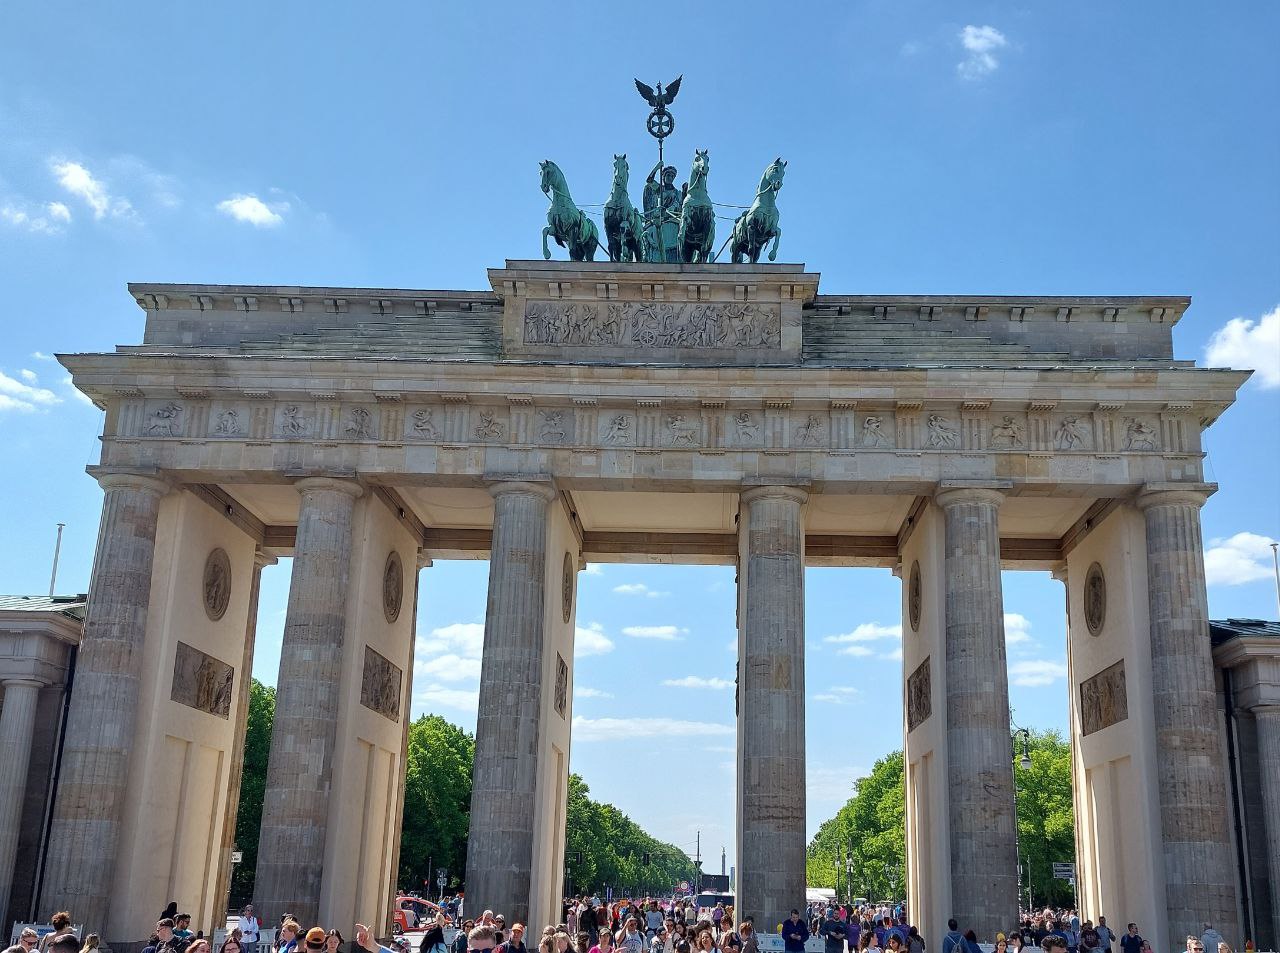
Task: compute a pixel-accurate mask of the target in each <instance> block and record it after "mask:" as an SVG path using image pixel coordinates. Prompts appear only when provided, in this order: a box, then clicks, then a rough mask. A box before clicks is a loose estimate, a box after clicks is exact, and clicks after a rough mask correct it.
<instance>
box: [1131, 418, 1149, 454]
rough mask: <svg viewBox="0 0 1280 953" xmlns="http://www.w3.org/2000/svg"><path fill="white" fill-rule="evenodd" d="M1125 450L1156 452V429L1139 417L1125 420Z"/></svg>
mask: <svg viewBox="0 0 1280 953" xmlns="http://www.w3.org/2000/svg"><path fill="white" fill-rule="evenodd" d="M1124 448H1125V449H1126V450H1155V449H1156V429H1155V428H1154V427H1152V426H1151V425H1150V424H1148V423H1146V422H1145V421H1143V420H1140V419H1138V418H1137V417H1126V418H1125V419H1124Z"/></svg>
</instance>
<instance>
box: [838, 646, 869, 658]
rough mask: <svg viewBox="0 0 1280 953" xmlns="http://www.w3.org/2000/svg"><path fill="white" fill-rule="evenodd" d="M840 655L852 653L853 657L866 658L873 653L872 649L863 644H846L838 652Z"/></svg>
mask: <svg viewBox="0 0 1280 953" xmlns="http://www.w3.org/2000/svg"><path fill="white" fill-rule="evenodd" d="M839 654H840V655H852V656H853V657H854V658H867V657H868V656H870V655H875V654H876V653H875V650H874V649H869V648H867V647H866V646H865V645H846V646H845V647H844V648H842V649H841V650H840V652H839Z"/></svg>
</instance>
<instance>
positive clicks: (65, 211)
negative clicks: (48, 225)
mask: <svg viewBox="0 0 1280 953" xmlns="http://www.w3.org/2000/svg"><path fill="white" fill-rule="evenodd" d="M44 208H45V211H46V212H48V213H49V217H50V218H51V219H54V220H55V221H58V222H69V221H71V209H69V208H67V206H66V205H65V204H63V203H62V202H50V203H49V204H48V205H46V206H45V207H44Z"/></svg>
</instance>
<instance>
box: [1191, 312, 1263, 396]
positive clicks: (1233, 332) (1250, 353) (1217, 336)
mask: <svg viewBox="0 0 1280 953" xmlns="http://www.w3.org/2000/svg"><path fill="white" fill-rule="evenodd" d="M1205 363H1206V364H1208V365H1209V366H1210V367H1247V368H1252V369H1253V370H1254V371H1256V372H1257V373H1255V374H1254V375H1253V380H1254V381H1256V382H1257V384H1258V386H1259V387H1262V388H1272V387H1280V306H1277V307H1275V308H1273V309H1272V310H1270V311H1268V312H1267V313H1266V314H1264V315H1263V316H1262V317H1260V318H1259V319H1258V320H1257V321H1251V320H1249V319H1248V318H1232V319H1231V320H1230V321H1228V322H1227V323H1226V324H1225V325H1224V326H1223V327H1221V328H1219V329H1218V330H1217V331H1216V332H1214V335H1213V337H1212V338H1210V339H1209V344H1208V346H1207V347H1205Z"/></svg>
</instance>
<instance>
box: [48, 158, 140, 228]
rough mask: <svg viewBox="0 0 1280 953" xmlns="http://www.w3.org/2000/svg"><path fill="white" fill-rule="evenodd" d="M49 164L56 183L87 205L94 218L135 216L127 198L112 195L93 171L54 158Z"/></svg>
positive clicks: (75, 163) (78, 164) (74, 163)
mask: <svg viewBox="0 0 1280 953" xmlns="http://www.w3.org/2000/svg"><path fill="white" fill-rule="evenodd" d="M51 166H52V168H53V174H54V177H55V178H56V179H57V180H58V184H59V185H60V186H62V187H63V188H64V189H66V190H67V191H68V192H70V193H71V194H72V195H74V196H75V197H76V198H78V199H80V200H81V201H83V202H84V203H85V204H86V205H88V206H89V208H90V209H91V210H92V211H93V217H94V218H97V219H100V218H103V217H105V216H107V215H110V216H111V217H112V218H135V217H136V216H135V214H134V211H133V206H132V205H131V204H130V203H129V200H128V199H126V198H122V197H121V196H118V195H112V194H111V193H110V192H109V191H108V190H107V186H106V183H104V182H103V181H102V180H101V179H98V178H95V177H94V175H93V173H92V172H90V171H89V170H88V169H87V168H85V167H84V166H83V165H81V164H80V163H79V162H65V161H64V162H59V161H56V160H55V161H54V162H53V163H51ZM64 207H65V206H64ZM69 211H70V210H68V212H69Z"/></svg>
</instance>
